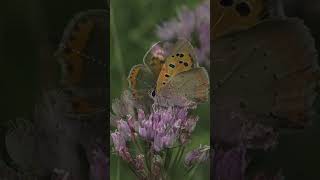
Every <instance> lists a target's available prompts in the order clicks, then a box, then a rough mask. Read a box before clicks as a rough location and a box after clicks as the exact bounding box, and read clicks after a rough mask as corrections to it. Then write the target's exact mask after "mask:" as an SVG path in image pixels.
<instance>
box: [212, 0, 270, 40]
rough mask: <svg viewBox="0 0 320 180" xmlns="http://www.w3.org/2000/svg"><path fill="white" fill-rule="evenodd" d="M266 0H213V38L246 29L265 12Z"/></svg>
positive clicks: (255, 22)
mask: <svg viewBox="0 0 320 180" xmlns="http://www.w3.org/2000/svg"><path fill="white" fill-rule="evenodd" d="M267 1H268V0H214V1H213V5H212V7H213V11H212V12H213V16H212V17H213V19H212V20H213V21H212V22H213V31H212V32H213V36H212V37H213V39H215V38H217V37H219V36H222V35H224V34H227V33H231V32H235V31H239V30H244V29H248V28H250V27H252V26H254V25H256V24H257V23H258V22H260V21H261V19H262V18H263V17H264V16H265V15H266V14H267Z"/></svg>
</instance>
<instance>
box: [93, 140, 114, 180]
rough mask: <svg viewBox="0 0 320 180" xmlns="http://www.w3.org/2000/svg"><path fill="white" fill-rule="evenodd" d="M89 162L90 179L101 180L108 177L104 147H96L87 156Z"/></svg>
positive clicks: (107, 164)
mask: <svg viewBox="0 0 320 180" xmlns="http://www.w3.org/2000/svg"><path fill="white" fill-rule="evenodd" d="M89 162H90V176H91V178H90V179H95V180H103V179H107V177H108V173H107V172H108V168H109V163H108V158H107V155H106V147H101V146H99V145H96V146H95V147H94V149H93V150H92V152H91V153H90V155H89Z"/></svg>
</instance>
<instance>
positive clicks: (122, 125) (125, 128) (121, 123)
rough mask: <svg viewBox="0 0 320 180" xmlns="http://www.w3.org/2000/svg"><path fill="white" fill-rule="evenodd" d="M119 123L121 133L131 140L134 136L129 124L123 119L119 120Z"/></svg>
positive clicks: (127, 139)
mask: <svg viewBox="0 0 320 180" xmlns="http://www.w3.org/2000/svg"><path fill="white" fill-rule="evenodd" d="M117 123H118V130H119V133H120V134H121V135H122V136H123V137H124V139H125V140H126V141H129V140H130V138H131V136H132V135H131V129H130V127H129V124H128V123H127V122H126V121H124V120H122V119H121V120H119V121H118V122H117Z"/></svg>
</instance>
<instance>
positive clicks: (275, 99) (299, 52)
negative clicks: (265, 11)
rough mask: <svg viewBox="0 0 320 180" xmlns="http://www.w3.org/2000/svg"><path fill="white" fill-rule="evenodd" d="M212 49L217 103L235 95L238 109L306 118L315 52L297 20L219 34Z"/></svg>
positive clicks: (303, 28)
mask: <svg viewBox="0 0 320 180" xmlns="http://www.w3.org/2000/svg"><path fill="white" fill-rule="evenodd" d="M279 39H285V41H284V40H279ZM213 52H214V59H213V60H214V67H215V68H214V80H213V81H214V83H215V92H214V93H215V98H214V100H215V102H216V103H217V104H223V103H228V102H220V101H223V99H226V98H230V97H234V98H236V97H237V98H238V99H239V103H238V104H239V107H240V106H241V107H242V109H243V110H245V111H246V112H248V113H253V114H256V115H267V116H270V115H272V117H277V118H279V119H288V120H290V121H293V122H298V121H300V122H301V121H303V122H305V120H306V119H307V118H308V117H307V115H308V111H309V109H311V106H310V105H308V104H307V102H309V101H310V98H312V97H313V95H312V92H311V94H310V91H309V89H310V87H312V86H313V84H315V82H316V78H315V77H313V75H312V74H313V71H316V69H317V65H316V60H317V55H316V53H315V52H316V51H315V48H314V42H313V40H312V38H311V35H310V33H309V32H308V30H307V29H306V27H305V26H304V25H303V23H302V22H301V21H299V20H297V19H286V20H283V19H275V20H268V21H264V22H262V23H260V24H258V25H257V26H255V27H253V28H251V29H249V30H247V31H242V32H238V33H235V34H231V35H230V36H226V37H221V38H217V39H216V41H215V46H213ZM313 93H314V92H313ZM297 104H299V106H296V105H297ZM300 105H301V106H300ZM219 113H223V112H216V114H219Z"/></svg>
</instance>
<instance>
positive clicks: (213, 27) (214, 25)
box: [211, 12, 225, 32]
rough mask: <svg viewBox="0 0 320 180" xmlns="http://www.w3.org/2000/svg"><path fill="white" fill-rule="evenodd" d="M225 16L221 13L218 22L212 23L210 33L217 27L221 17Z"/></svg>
mask: <svg viewBox="0 0 320 180" xmlns="http://www.w3.org/2000/svg"><path fill="white" fill-rule="evenodd" d="M224 16H225V12H223V13H222V14H221V15H220V17H219V18H218V20H217V21H216V22H215V23H213V25H212V27H211V29H212V32H213V31H214V29H215V28H216V27H217V25H218V24H219V23H220V22H221V21H222V19H223V17H224Z"/></svg>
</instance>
